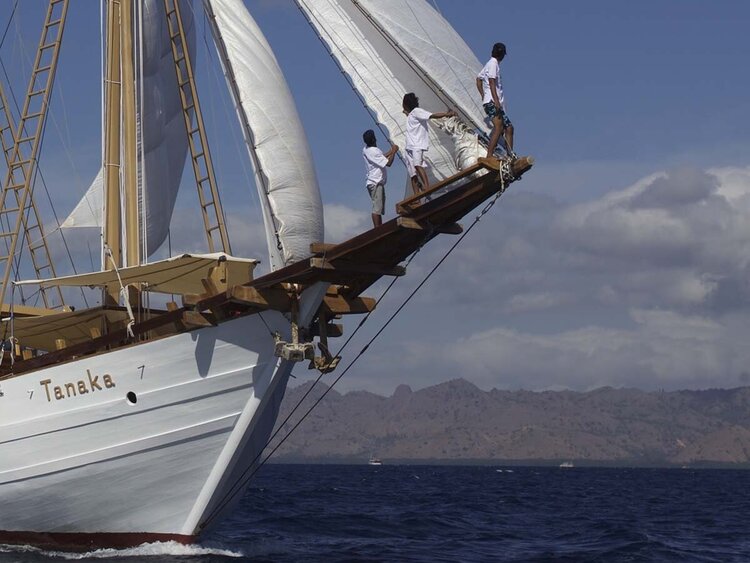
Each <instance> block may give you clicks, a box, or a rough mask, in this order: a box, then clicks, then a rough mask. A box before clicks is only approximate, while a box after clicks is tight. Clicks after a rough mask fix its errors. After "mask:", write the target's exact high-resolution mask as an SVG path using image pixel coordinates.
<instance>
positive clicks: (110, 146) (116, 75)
mask: <svg viewBox="0 0 750 563" xmlns="http://www.w3.org/2000/svg"><path fill="white" fill-rule="evenodd" d="M121 7H122V5H121V3H120V2H119V1H118V0H107V29H106V40H105V45H106V47H105V49H106V63H105V73H104V90H105V94H104V165H103V169H104V229H103V232H102V240H103V244H104V247H105V248H108V249H109V253H110V256H111V260H108V259H107V255H106V252H105V255H104V256H103V258H102V269H104V270H112V269H114V268H115V267H119V266H121V265H122V242H121V233H122V211H121V205H120V169H121V163H120V123H121V121H122V120H121V116H120V99H121V96H122V83H121V82H120V78H121V77H120V74H121V73H120V65H121V60H120V43H121V38H120V31H121V27H122V26H121V16H120V10H121ZM110 297H111V298H112V299H113V300H114V302H115V303H117V302H118V298H117V294H116V293H114V294H112V293H111V292H110Z"/></svg>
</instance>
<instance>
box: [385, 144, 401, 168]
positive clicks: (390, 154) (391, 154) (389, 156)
mask: <svg viewBox="0 0 750 563" xmlns="http://www.w3.org/2000/svg"><path fill="white" fill-rule="evenodd" d="M397 152H398V145H391V149H390V150H389V151H388V152H387V153H385V157H386V158H387V159H388V162H387V163H386V164H385V165H386V166H390V165H391V164H393V159H394V158H396V153H397Z"/></svg>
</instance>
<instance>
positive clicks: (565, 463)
mask: <svg viewBox="0 0 750 563" xmlns="http://www.w3.org/2000/svg"><path fill="white" fill-rule="evenodd" d="M560 467H562V468H563V469H567V468H570V467H575V465H573V462H572V461H563V462H562V463H561V464H560Z"/></svg>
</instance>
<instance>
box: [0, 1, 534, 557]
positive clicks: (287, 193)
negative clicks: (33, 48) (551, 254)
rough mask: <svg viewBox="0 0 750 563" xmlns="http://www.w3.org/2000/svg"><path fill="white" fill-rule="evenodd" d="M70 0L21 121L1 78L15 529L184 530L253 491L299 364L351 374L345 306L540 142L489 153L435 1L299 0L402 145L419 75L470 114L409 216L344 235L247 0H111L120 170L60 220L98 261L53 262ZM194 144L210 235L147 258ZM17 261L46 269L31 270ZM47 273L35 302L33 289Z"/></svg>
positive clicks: (43, 539)
mask: <svg viewBox="0 0 750 563" xmlns="http://www.w3.org/2000/svg"><path fill="white" fill-rule="evenodd" d="M68 4H69V1H68V0H50V2H49V7H48V10H47V13H46V19H45V22H44V24H43V31H42V38H41V40H40V44H39V48H38V52H37V57H36V60H35V62H34V66H33V70H32V74H31V78H30V81H29V87H28V92H27V95H26V98H25V103H24V105H23V107H22V109H20V111H19V112H18V115H17V116H15V115H14V114H13V112H12V111H11V110H10V107H9V105H8V102H7V99H6V96H5V94H4V93H3V95H2V96H0V103H2V106H3V107H2V108H0V119H2V120H3V122H2V128H1V133H2V134H1V135H0V137H1V138H2V143H3V152H4V155H5V160H6V164H7V174H6V176H5V181H4V184H3V189H2V198H1V200H0V224H1V225H2V235H1V236H0V238H2V240H3V245H0V251H2V252H4V256H3V257H2V259H1V260H0V264H1V265H2V267H3V269H4V278H3V285H2V289H1V290H0V302H2V313H3V321H2V322H3V324H2V329H3V346H2V357H1V360H2V363H0V506H2V511H0V543H6V544H32V545H37V546H44V547H50V546H52V547H55V548H65V549H90V548H92V547H104V546H106V547H127V546H134V545H138V544H140V543H142V542H146V541H168V540H174V541H178V542H181V543H190V542H194V541H196V540H197V539H199V537H200V536H201V535H203V534H205V533H206V532H207V531H208V530H210V529H212V527H214V526H215V525H216V524H217V523H218V522H219V521H220V520H221V518H222V517H223V516H225V515H226V514H227V512H228V511H230V510H231V508H232V506H233V505H234V504H235V503H236V502H237V501H238V499H239V498H241V496H242V495H243V493H244V492H245V490H246V488H247V485H248V480H249V479H248V476H249V475H251V474H252V471H253V469H254V468H256V467H257V466H258V463H259V459H260V455H261V453H262V451H263V449H264V447H265V446H266V444H267V441H268V438H269V436H270V434H271V432H272V429H273V427H274V423H275V421H276V417H277V414H278V411H279V404H280V402H281V400H282V398H283V395H284V390H285V387H286V385H287V381H288V379H289V376H290V372H291V369H292V367H293V366H294V365H296V364H298V363H299V362H303V361H304V362H309V367H310V368H312V369H318V370H320V371H322V372H327V371H331V370H333V369H334V368H335V367H336V364H337V363H338V360H339V358H337V357H333V356H332V354H331V353H330V352H329V349H328V339H329V338H331V337H334V336H340V335H341V333H342V326H341V324H338V323H335V322H334V321H336V320H337V319H338V318H340V317H341V315H346V314H362V313H367V312H369V311H372V310H373V308H374V306H375V301H374V299H372V298H369V297H366V296H363V292H365V291H366V290H367V289H368V288H369V287H370V286H372V285H373V284H374V283H375V282H376V281H377V280H379V279H380V278H381V277H383V276H400V275H403V274H404V273H405V271H404V267H403V266H402V265H401V263H402V262H403V261H404V260H405V259H406V258H407V257H408V256H410V255H411V254H412V253H413V252H415V251H416V250H417V249H418V248H420V247H421V246H422V245H424V244H425V243H426V242H427V241H429V240H430V239H432V238H434V237H436V236H437V235H439V234H441V233H452V234H456V233H459V232H461V227H460V225H458V224H457V223H456V222H457V221H458V220H459V219H461V218H462V217H463V216H465V215H466V214H467V213H469V212H471V211H472V210H473V209H475V208H476V207H477V206H479V205H481V204H482V203H483V202H485V201H486V200H488V199H489V198H491V197H496V196H497V195H498V194H501V193H502V192H503V191H504V190H505V188H506V187H507V186H508V185H509V184H510V183H511V182H512V181H513V180H515V179H517V178H519V177H520V175H521V174H522V173H524V172H525V171H526V170H528V169H529V168H530V167H531V165H532V160H531V159H530V158H519V159H516V160H510V159H507V158H498V159H479V160H478V159H477V157H478V156H480V155H481V154H482V153H483V151H484V150H486V149H484V148H483V145H482V138H483V137H484V136H486V133H487V131H488V125H487V124H486V123H485V122H484V120H483V117H482V113H481V108H480V106H479V100H477V99H474V97H473V96H471V95H469V92H470V88H469V87H467V86H466V84H468V85H469V86H473V80H474V76H475V75H476V72H477V71H478V69H479V62H478V61H477V59H476V57H475V56H474V55H473V54H472V53H471V51H470V50H469V48H468V47H467V46H466V44H465V43H464V42H463V40H462V39H461V38H460V37H459V36H458V34H456V32H455V31H454V30H453V29H452V28H451V26H450V24H448V22H447V21H445V20H444V19H443V18H442V17H441V16H440V15H439V14H438V13H437V12H436V11H435V10H434V9H433V8H432V7H431V6H429V5H428V4H427V2H424V1H422V0H419V1H415V0H408V1H407V0H389V1H384V0H367V1H365V0H299V1H298V6H299V8H300V9H301V10H302V12H303V13H304V14H305V16H306V17H307V18H308V21H309V22H310V24H311V26H312V27H313V29H314V30H315V31H316V32H317V33H318V34H319V36H320V38H321V39H322V40H323V43H324V45H325V46H326V47H327V48H328V49H329V51H330V53H331V54H332V56H333V58H334V59H335V61H336V62H337V63H338V64H339V65H340V66H341V68H342V70H343V71H344V74H345V76H347V78H348V79H349V80H350V81H351V82H352V84H353V85H354V86H355V89H356V91H357V92H358V93H359V95H360V96H361V98H362V101H363V102H364V103H365V105H366V106H367V107H368V108H369V109H370V110H371V112H372V114H373V116H374V118H375V120H376V121H377V123H378V124H379V126H380V127H381V128H382V130H383V131H385V132H387V134H388V137H389V138H391V139H393V140H394V141H395V142H398V143H399V144H400V145H402V146H403V145H404V143H403V138H404V123H402V116H401V115H400V111H401V110H400V97H401V96H402V95H403V93H404V92H407V91H416V92H419V93H420V96H421V97H422V99H423V101H424V104H425V105H426V106H428V107H430V106H435V105H437V104H441V105H445V106H448V107H453V108H455V109H456V111H457V114H458V115H457V117H454V118H450V119H445V120H442V122H441V123H440V124H439V130H437V131H433V132H432V133H431V134H432V147H433V148H432V149H431V151H430V159H431V162H430V170H431V173H432V178H431V181H432V182H433V184H432V187H430V188H429V189H428V190H425V191H424V192H421V193H419V194H416V195H411V196H409V197H407V198H406V199H404V200H403V201H401V202H400V203H399V204H398V206H397V211H398V216H397V217H396V218H395V219H393V220H391V221H388V222H386V223H384V224H383V225H381V226H379V227H376V228H373V229H371V230H369V231H367V232H364V233H361V234H359V235H357V236H355V237H354V238H352V239H349V240H347V241H344V242H343V243H340V244H327V243H325V242H324V241H323V212H322V204H321V198H320V192H319V189H318V185H317V180H316V177H315V172H314V167H313V162H312V158H311V154H310V151H309V148H308V147H307V145H306V143H305V142H304V139H305V136H304V133H303V129H302V125H301V123H300V120H299V117H298V115H297V111H296V109H295V106H294V102H293V99H292V95H291V92H290V90H289V88H288V86H287V84H286V82H285V81H284V78H283V74H282V72H281V69H280V68H279V65H278V63H277V61H276V59H275V57H274V55H273V53H272V51H271V48H270V46H269V45H268V43H267V41H266V40H265V38H264V37H263V35H262V33H261V31H260V29H259V28H258V26H257V25H256V23H255V22H254V20H253V19H252V17H251V16H250V14H249V13H248V11H247V9H246V7H245V5H244V3H243V2H242V1H241V0H204V1H203V2H202V4H199V3H197V2H196V3H194V4H188V3H187V2H183V1H182V0H179V1H178V0H104V3H103V6H104V10H103V25H102V28H103V30H104V36H105V41H104V43H103V45H104V47H103V58H104V64H103V74H104V76H103V80H102V82H103V96H102V101H103V106H104V109H103V112H102V113H103V150H102V153H103V154H102V169H101V172H100V174H99V175H98V176H97V179H96V180H95V181H94V182H93V183H92V185H91V188H90V189H89V191H88V193H87V194H86V196H85V198H84V200H83V201H82V203H81V204H79V205H78V206H77V207H76V209H75V210H74V211H73V213H72V214H71V216H70V217H69V219H68V220H67V221H66V225H67V226H92V225H96V226H99V227H100V228H101V234H102V246H101V269H100V270H98V271H94V272H90V273H84V274H76V275H69V276H62V277H60V276H57V275H56V274H55V268H54V265H53V262H52V259H51V256H50V250H49V248H48V246H47V243H46V237H45V233H44V227H43V225H44V223H43V221H42V220H41V217H40V216H39V211H38V208H37V206H36V204H35V201H34V195H35V194H34V192H33V179H34V177H35V170H36V166H37V161H38V159H39V149H40V139H41V134H42V132H43V130H44V123H45V119H46V117H47V109H48V107H49V105H50V99H51V97H50V96H51V90H52V86H53V82H54V77H55V71H56V65H57V60H58V54H59V51H60V48H61V43H62V37H63V30H64V26H65V21H66V17H67V12H68V8H69V6H68ZM191 6H192V9H201V8H202V9H203V10H204V12H205V14H206V16H207V21H208V22H209V26H210V28H211V35H212V38H213V42H214V46H215V48H216V52H217V53H218V54H219V59H220V61H221V65H222V70H223V73H224V76H225V77H226V83H227V87H228V89H229V92H230V93H231V97H232V99H233V101H234V104H235V109H236V113H237V118H238V120H239V124H240V127H241V129H242V132H243V135H244V139H245V143H246V145H247V149H248V154H249V158H250V160H251V162H252V166H253V169H254V171H255V184H256V188H257V191H258V194H259V199H260V201H261V204H262V209H263V219H264V226H265V231H266V239H267V246H268V253H269V263H270V271H269V272H268V273H266V274H264V275H262V276H258V277H255V276H254V269H255V267H256V265H257V263H258V260H257V259H254V258H238V257H235V256H233V255H232V253H231V247H230V233H229V232H228V230H227V227H226V222H225V220H224V212H223V210H222V208H221V200H220V197H219V192H218V188H217V182H216V178H215V174H214V170H213V164H212V160H211V157H210V151H209V147H208V141H207V136H206V134H205V124H204V122H203V116H202V112H201V110H200V103H199V96H198V88H197V84H196V81H195V75H194V72H193V70H192V60H193V59H194V49H195V22H194V19H195V18H194V17H193V15H192V11H191ZM78 7H79V6H78V5H77V4H76V5H75V8H78ZM71 9H73V7H72V6H71ZM83 9H90V6H89V5H88V4H87V5H86V7H85V8H83ZM405 18H413V21H415V22H419V25H418V26H415V27H414V29H411V30H409V31H408V32H407V28H406V27H404V26H403V25H396V23H399V22H404V21H411V20H406V19H405ZM427 30H429V32H428V31H427ZM363 47H364V48H363ZM446 57H448V58H446ZM292 147H293V148H292ZM292 150H293V151H294V153H293V154H292V152H291V151H292ZM186 159H187V160H188V161H190V162H191V163H192V169H193V172H194V174H195V185H196V186H197V190H198V196H199V201H200V212H201V215H202V218H203V228H204V231H205V235H206V242H207V246H208V252H207V253H191V254H182V255H178V256H172V257H170V258H168V259H165V260H157V261H149V257H150V256H151V255H152V254H153V252H154V251H155V250H156V249H157V248H158V247H159V246H161V244H162V242H163V241H164V238H165V236H166V232H167V231H166V229H167V228H168V225H169V221H170V217H171V213H172V211H173V209H174V203H175V197H176V194H177V190H178V188H179V186H180V185H181V184H184V183H185V182H181V172H176V171H177V170H180V171H181V170H182V164H183V162H185V161H186ZM21 258H25V259H29V258H30V263H31V266H27V268H30V267H33V274H34V275H32V276H31V278H32V279H29V280H26V281H21V280H20V274H21V272H22V271H23V270H22V266H21ZM26 271H29V270H28V269H27V270H26ZM71 287H72V288H95V289H96V291H99V292H100V294H101V304H100V305H98V306H94V307H77V308H74V307H72V306H71V305H70V304H69V303H67V302H66V301H65V300H64V299H63V296H64V293H63V291H62V288H71ZM30 289H33V291H37V292H38V296H39V298H40V300H41V302H42V303H41V306H30V305H28V304H26V300H25V299H23V292H24V291H29V290H30ZM160 300H161V301H160ZM19 301H20V302H19ZM159 303H162V304H163V305H158V304H159Z"/></svg>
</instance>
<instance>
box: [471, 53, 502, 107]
mask: <svg viewBox="0 0 750 563" xmlns="http://www.w3.org/2000/svg"><path fill="white" fill-rule="evenodd" d="M477 78H480V79H481V80H482V89H483V91H484V97H483V98H482V103H483V104H487V103H489V102H492V101H494V100H493V99H492V90H490V78H494V79H495V86H496V88H497V100H498V101H499V102H500V105H501V106H503V107H504V106H505V97H504V96H503V79H502V76H500V63H498V62H497V59H496V58H495V57H490V60H489V61H487V64H486V65H484V68H483V69H482V71H481V72H480V73H479V74H478V75H477Z"/></svg>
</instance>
